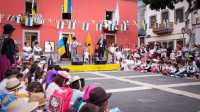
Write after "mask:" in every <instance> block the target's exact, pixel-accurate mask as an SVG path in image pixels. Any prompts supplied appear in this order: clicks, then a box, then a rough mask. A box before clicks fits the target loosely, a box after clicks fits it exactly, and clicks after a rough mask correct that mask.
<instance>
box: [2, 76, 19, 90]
mask: <svg viewBox="0 0 200 112" xmlns="http://www.w3.org/2000/svg"><path fill="white" fill-rule="evenodd" d="M21 87H22V86H21V83H20V81H19V80H18V79H17V78H15V77H13V78H10V79H8V81H7V83H6V89H7V90H9V91H14V90H16V89H19V88H21Z"/></svg>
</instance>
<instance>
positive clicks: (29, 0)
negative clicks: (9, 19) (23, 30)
mask: <svg viewBox="0 0 200 112" xmlns="http://www.w3.org/2000/svg"><path fill="white" fill-rule="evenodd" d="M34 13H37V1H36V0H34V3H33V0H25V14H26V15H32V14H34Z"/></svg>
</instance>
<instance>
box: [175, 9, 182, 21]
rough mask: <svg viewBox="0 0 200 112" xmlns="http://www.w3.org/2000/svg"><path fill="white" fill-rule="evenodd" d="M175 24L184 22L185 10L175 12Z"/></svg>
mask: <svg viewBox="0 0 200 112" xmlns="http://www.w3.org/2000/svg"><path fill="white" fill-rule="evenodd" d="M175 22H176V23H182V22H184V9H183V8H178V9H176V10H175Z"/></svg>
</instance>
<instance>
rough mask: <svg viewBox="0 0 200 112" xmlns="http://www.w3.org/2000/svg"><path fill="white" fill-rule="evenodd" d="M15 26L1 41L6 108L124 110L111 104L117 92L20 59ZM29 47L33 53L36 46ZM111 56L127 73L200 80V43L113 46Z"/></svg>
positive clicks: (1, 107)
mask: <svg viewBox="0 0 200 112" xmlns="http://www.w3.org/2000/svg"><path fill="white" fill-rule="evenodd" d="M14 30H15V29H14V28H13V27H12V26H11V25H9V24H8V25H5V26H4V32H3V37H4V40H3V44H0V48H1V49H0V111H1V112H120V110H119V109H118V108H114V109H110V107H109V98H110V97H111V93H106V91H105V90H104V89H103V88H102V87H98V86H95V85H93V84H90V85H87V86H86V84H85V79H84V78H81V77H79V76H75V75H73V76H72V75H70V71H69V70H66V69H65V70H63V69H62V68H60V66H58V65H48V64H47V62H46V61H44V60H37V59H33V58H31V57H29V55H28V54H26V53H24V55H25V56H28V57H27V59H28V61H27V60H26V61H25V60H24V61H23V60H21V61H17V60H15V58H14V57H15V55H16V53H17V52H16V46H15V43H14V40H13V39H12V38H11V37H12V35H11V34H12V33H13V31H14ZM24 51H27V53H28V52H30V48H28V47H27V48H26V49H25V50H24ZM33 55H34V54H33ZM105 55H107V60H108V63H119V64H120V65H121V70H124V71H127V70H135V71H140V72H153V73H162V74H163V75H170V76H175V77H193V76H195V77H197V78H199V70H200V45H193V46H192V47H189V46H187V45H186V46H183V47H177V50H173V49H169V48H168V49H166V48H164V47H162V46H161V45H160V44H159V43H156V44H155V45H154V46H151V45H143V46H141V47H139V48H137V49H135V50H134V51H131V50H130V49H122V48H120V47H117V45H114V44H113V45H111V46H110V47H109V48H108V49H107V53H105Z"/></svg>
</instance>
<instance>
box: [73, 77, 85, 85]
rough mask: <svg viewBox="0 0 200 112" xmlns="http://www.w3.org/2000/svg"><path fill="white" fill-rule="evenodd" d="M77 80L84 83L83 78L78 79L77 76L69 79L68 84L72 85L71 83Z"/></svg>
mask: <svg viewBox="0 0 200 112" xmlns="http://www.w3.org/2000/svg"><path fill="white" fill-rule="evenodd" d="M78 80H80V81H84V78H81V77H79V76H73V77H72V78H71V80H70V83H73V82H75V81H78Z"/></svg>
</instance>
